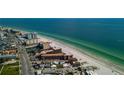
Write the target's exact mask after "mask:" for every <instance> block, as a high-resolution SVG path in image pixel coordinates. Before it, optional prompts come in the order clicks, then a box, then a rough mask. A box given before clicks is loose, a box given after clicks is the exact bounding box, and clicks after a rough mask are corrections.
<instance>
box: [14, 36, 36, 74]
mask: <svg viewBox="0 0 124 93" xmlns="http://www.w3.org/2000/svg"><path fill="white" fill-rule="evenodd" d="M15 42H16V45H17V48H18V53H19V58H20V65H21V71H20V72H21V73H20V74H21V75H33V74H34V73H33V70H32V69H31V68H32V66H31V63H30V60H29V57H28V54H27V51H26V49H25V47H23V46H22V45H20V44H19V42H20V41H19V40H18V39H17V38H15Z"/></svg>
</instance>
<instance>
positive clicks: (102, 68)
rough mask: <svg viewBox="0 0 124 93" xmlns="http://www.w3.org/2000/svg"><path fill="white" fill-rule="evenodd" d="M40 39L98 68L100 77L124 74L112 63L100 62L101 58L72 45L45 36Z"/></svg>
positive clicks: (39, 36) (40, 36)
mask: <svg viewBox="0 0 124 93" xmlns="http://www.w3.org/2000/svg"><path fill="white" fill-rule="evenodd" d="M38 38H40V39H41V40H43V41H45V40H46V41H50V42H52V44H51V45H52V46H55V47H58V48H62V50H63V52H65V53H69V54H73V55H74V57H76V58H77V59H78V60H80V59H81V60H80V61H82V62H87V63H88V64H87V65H93V66H97V67H98V68H99V70H97V71H96V73H98V74H100V75H115V74H123V72H122V71H120V70H119V69H118V68H115V66H116V65H114V64H111V63H106V62H104V61H103V60H100V59H99V58H94V57H92V56H90V55H87V54H86V53H82V52H80V50H79V49H77V48H76V47H75V46H71V44H67V43H65V42H62V41H60V40H56V39H54V38H51V37H47V36H44V35H38ZM70 51H71V52H70Z"/></svg>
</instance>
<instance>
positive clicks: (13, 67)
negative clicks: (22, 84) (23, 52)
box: [1, 62, 19, 75]
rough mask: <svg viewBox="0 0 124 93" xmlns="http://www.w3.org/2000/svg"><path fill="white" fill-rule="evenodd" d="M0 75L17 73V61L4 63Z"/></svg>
mask: <svg viewBox="0 0 124 93" xmlns="http://www.w3.org/2000/svg"><path fill="white" fill-rule="evenodd" d="M1 75H19V62H16V63H12V64H7V65H4V68H3V70H2V72H1Z"/></svg>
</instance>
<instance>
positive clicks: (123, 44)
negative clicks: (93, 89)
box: [0, 18, 124, 69]
mask: <svg viewBox="0 0 124 93" xmlns="http://www.w3.org/2000/svg"><path fill="white" fill-rule="evenodd" d="M0 25H2V26H7V27H13V28H16V29H21V30H25V31H35V32H37V33H39V34H40V35H44V36H48V37H52V38H55V39H57V40H60V41H63V42H65V43H68V44H70V45H72V46H75V47H77V48H78V49H79V50H80V51H81V52H84V51H87V52H88V53H90V54H91V55H93V56H97V57H99V58H101V59H105V60H108V62H113V63H114V64H117V65H119V66H120V67H121V68H123V69H124V19H121V18H120V19H110V18H108V19H107V18H106V19H105V18H101V19H92V18H86V19H83V18H82V19H81V18H79V19H76V18H75V19H74V18H71V19H69V18H64V19H63V18H44V19H42V18H28V19H27V18H16V19H12V18H9V19H7V18H5V19H2V18H1V19H0Z"/></svg>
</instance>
